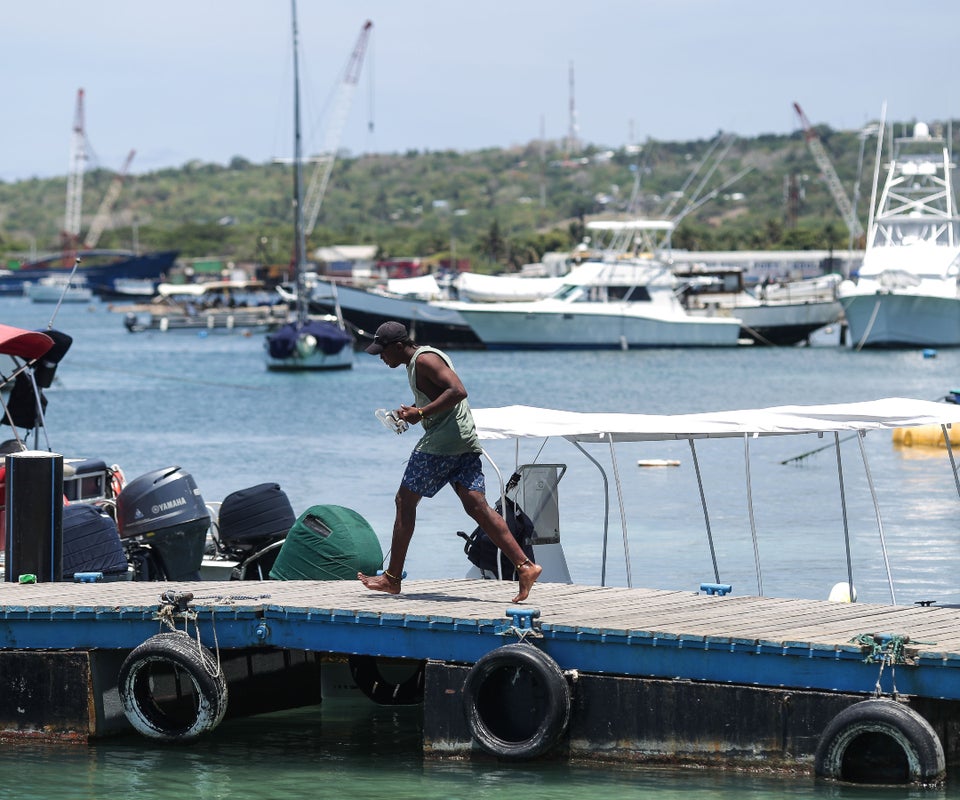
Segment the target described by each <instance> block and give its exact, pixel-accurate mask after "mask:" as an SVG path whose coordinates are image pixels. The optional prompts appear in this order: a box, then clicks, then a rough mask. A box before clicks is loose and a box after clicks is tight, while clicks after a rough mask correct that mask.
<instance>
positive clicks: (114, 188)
mask: <svg viewBox="0 0 960 800" xmlns="http://www.w3.org/2000/svg"><path fill="white" fill-rule="evenodd" d="M136 152H137V151H136V150H131V151H130V153H129V154H128V155H127V160H126V161H124V162H123V166H122V167H121V168H120V171H119V172H118V173H117V174H116V175H114V177H113V180H112V181H111V182H110V186H108V187H107V193H106V194H105V195H104V196H103V200H102V201H101V203H100V208H98V209H97V214H96V216H95V217H94V218H93V222H91V223H90V230H88V231H87V238H86V239H84V240H83V246H84V247H85V248H87V249H88V250H91V249H92V248H94V247H96V246H97V242H99V241H100V235H101V234H102V233H103V230H104V228H106V227H107V222H108V221H109V219H110V212H111V211H113V204H114V203H116V202H117V197H118V196H119V195H120V190H121V189H122V188H123V181H124V180H125V179H126V177H127V170H129V169H130V162H131V161H133V157H134V155H136Z"/></svg>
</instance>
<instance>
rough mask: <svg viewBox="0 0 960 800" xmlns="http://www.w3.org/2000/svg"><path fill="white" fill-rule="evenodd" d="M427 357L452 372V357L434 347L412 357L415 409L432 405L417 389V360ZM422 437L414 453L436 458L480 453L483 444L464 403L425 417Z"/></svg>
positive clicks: (409, 374)
mask: <svg viewBox="0 0 960 800" xmlns="http://www.w3.org/2000/svg"><path fill="white" fill-rule="evenodd" d="M424 353H436V354H437V355H438V356H440V358H442V359H443V361H444V363H445V364H446V365H447V366H448V367H450V369H453V362H452V361H451V360H450V356H448V355H447V354H446V353H444V352H443V351H442V350H437V349H436V348H435V347H420V348H418V349H417V351H416V352H415V353H414V354H413V358H411V359H410V363H409V364H407V379H408V380H409V381H410V388H411V389H412V390H413V401H414V405H416V406H417V407H418V408H422V407H423V406H425V405H427V403H429V402H430V398H429V397H427V396H426V395H425V394H424V393H423V392H421V391H420V390H419V389H418V388H417V358H419V357H420V356H421V355H423V354H424ZM421 424H422V425H423V436H421V437H420V441H419V442H417V446H416V447H415V448H414V449H415V450H420V451H421V452H424V453H431V454H432V455H437V456H457V455H460V454H462V453H479V452H481V449H480V440H479V439H478V438H477V428H476V426H475V425H474V424H473V414H471V413H470V405H469V403H467V401H466V400H461V401H460V402H459V403H457V404H456V405H455V406H454V407H453V408H450V409H447V410H446V411H440V412H439V413H437V414H430V415H429V416H427V417H424V419H423V422H422V423H421Z"/></svg>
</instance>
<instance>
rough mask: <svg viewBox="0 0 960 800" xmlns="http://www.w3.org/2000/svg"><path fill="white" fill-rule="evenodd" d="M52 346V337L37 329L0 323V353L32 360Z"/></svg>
mask: <svg viewBox="0 0 960 800" xmlns="http://www.w3.org/2000/svg"><path fill="white" fill-rule="evenodd" d="M51 347H53V339H51V338H50V337H49V336H47V334H45V333H40V332H39V331H25V330H24V329H23V328H14V327H12V326H10V325H2V324H0V354H2V355H7V356H19V357H20V358H26V359H28V360H32V359H34V358H40V356H42V355H43V354H44V353H46V352H47V350H49V349H50V348H51Z"/></svg>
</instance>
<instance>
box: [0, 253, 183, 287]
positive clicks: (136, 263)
mask: <svg viewBox="0 0 960 800" xmlns="http://www.w3.org/2000/svg"><path fill="white" fill-rule="evenodd" d="M177 255H179V253H178V252H177V251H176V250H167V251H161V252H152V253H136V252H134V251H132V250H81V251H79V252H78V253H76V254H75V256H76V257H79V259H80V263H79V264H76V257H74V256H73V255H71V254H67V255H64V254H63V253H56V254H53V255H48V256H44V257H42V258H39V259H36V260H35V261H28V262H25V263H23V264H20V265H19V267H17V268H16V269H12V270H10V271H9V273H7V274H3V275H0V294H23V291H24V289H23V285H24V283H26V282H28V281H29V282H36V281H39V280H41V279H43V278H47V277H49V276H58V275H59V276H61V277H64V276H68V275H70V273H71V272H73V271H74V267H75V266H76V272H75V277H77V278H78V279H82V280H83V281H84V282H85V283H86V285H87V286H88V287H89V288H90V289H91V290H92V291H93V293H94V294H97V295H103V296H111V295H114V294H117V290H116V285H117V281H118V280H120V281H122V280H124V279H129V278H137V279H151V280H156V281H159V280H161V279H162V278H163V277H164V276H165V275H167V274H168V273H169V272H170V270H171V268H172V267H173V264H174V262H175V261H176V258H177Z"/></svg>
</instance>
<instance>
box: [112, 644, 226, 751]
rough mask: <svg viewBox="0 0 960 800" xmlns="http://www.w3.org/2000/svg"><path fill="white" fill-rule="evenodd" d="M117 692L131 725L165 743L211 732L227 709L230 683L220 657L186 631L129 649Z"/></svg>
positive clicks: (121, 668)
mask: <svg viewBox="0 0 960 800" xmlns="http://www.w3.org/2000/svg"><path fill="white" fill-rule="evenodd" d="M184 678H186V681H184ZM185 685H186V688H187V690H188V691H189V696H186V695H185V694H184V693H183V692H182V689H183V688H184V686H185ZM117 689H118V691H119V693H120V701H121V703H122V704H123V710H124V713H125V714H126V717H127V720H128V721H129V722H130V724H131V725H133V727H134V728H135V729H136V730H137V731H138V732H139V733H142V734H143V735H144V736H147V737H149V738H151V739H159V740H161V741H185V740H189V739H194V738H196V737H197V736H200V735H201V734H203V733H206V732H208V731H212V730H213V729H214V728H216V727H217V725H219V724H220V721H221V720H222V719H223V715H224V713H225V712H226V710H227V682H226V679H225V678H224V676H223V672H222V671H221V670H220V669H219V667H218V665H217V661H216V659H215V658H214V657H213V654H212V653H211V652H210V651H209V650H208V649H207V648H206V647H202V646H200V645H198V644H197V642H196V641H195V640H193V639H191V638H190V637H189V636H187V635H186V634H185V633H158V634H157V635H156V636H151V637H150V638H149V639H147V640H146V641H145V642H143V643H142V644H140V645H138V646H137V647H135V648H134V649H133V650H132V651H130V655H128V656H127V658H126V659H125V660H124V662H123V665H122V666H121V667H120V673H119V675H118V677H117ZM171 691H172V694H171Z"/></svg>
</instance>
